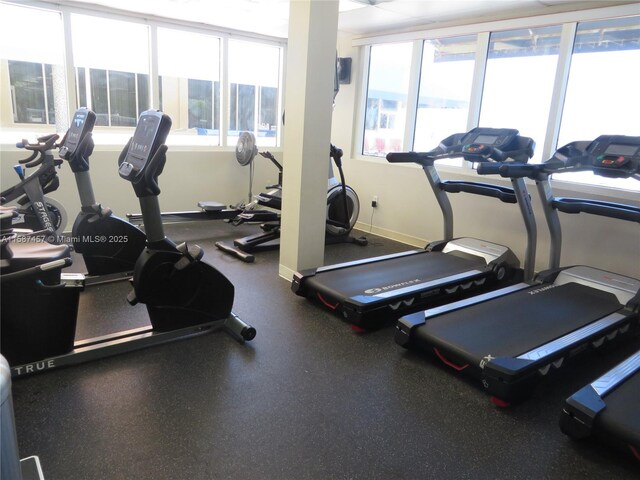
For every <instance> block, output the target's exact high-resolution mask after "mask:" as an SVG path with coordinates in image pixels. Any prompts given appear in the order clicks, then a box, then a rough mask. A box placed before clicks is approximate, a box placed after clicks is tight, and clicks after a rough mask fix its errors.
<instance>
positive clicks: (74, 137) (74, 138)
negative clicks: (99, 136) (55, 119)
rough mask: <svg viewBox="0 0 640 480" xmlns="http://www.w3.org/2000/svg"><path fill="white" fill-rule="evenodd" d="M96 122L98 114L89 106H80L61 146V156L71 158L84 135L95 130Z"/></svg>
mask: <svg viewBox="0 0 640 480" xmlns="http://www.w3.org/2000/svg"><path fill="white" fill-rule="evenodd" d="M95 123H96V114H95V113H93V112H92V111H91V110H89V109H87V108H79V109H78V110H76V113H75V114H74V115H73V120H71V126H70V127H69V131H68V132H67V135H66V137H65V140H64V145H63V146H62V147H61V148H60V156H62V157H64V158H67V159H68V158H69V157H70V156H72V155H73V154H74V153H75V152H76V149H77V148H78V145H80V142H81V141H82V139H83V138H84V136H85V135H86V134H87V133H88V132H90V131H91V130H93V126H94V125H95Z"/></svg>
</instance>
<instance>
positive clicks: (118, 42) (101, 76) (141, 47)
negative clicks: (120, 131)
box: [71, 14, 150, 127]
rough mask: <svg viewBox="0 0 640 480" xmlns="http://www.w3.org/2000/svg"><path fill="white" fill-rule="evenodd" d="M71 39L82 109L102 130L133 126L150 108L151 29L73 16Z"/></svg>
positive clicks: (113, 21)
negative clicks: (93, 115)
mask: <svg viewBox="0 0 640 480" xmlns="http://www.w3.org/2000/svg"><path fill="white" fill-rule="evenodd" d="M114 32H118V34H117V35H114ZM71 34H72V41H73V58H74V62H75V65H76V80H77V86H76V88H77V98H78V103H79V106H85V107H88V108H90V109H91V110H93V111H94V112H95V113H96V117H97V118H96V125H98V126H109V127H134V126H135V125H136V122H137V120H138V116H139V115H140V113H142V111H144V110H146V109H148V108H149V105H150V98H149V87H148V83H149V41H148V38H149V29H148V27H147V26H145V25H140V24H136V23H130V22H121V21H117V20H111V19H105V18H98V17H92V16H88V15H78V14H73V15H71ZM104 38H109V39H110V40H109V42H104V41H103V40H102V39H104ZM123 52H126V55H123Z"/></svg>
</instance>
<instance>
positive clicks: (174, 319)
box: [0, 111, 256, 377]
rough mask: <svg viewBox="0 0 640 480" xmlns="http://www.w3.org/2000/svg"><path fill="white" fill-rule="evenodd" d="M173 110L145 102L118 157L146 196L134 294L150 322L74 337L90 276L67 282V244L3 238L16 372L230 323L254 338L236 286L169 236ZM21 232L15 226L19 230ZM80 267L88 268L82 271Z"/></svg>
mask: <svg viewBox="0 0 640 480" xmlns="http://www.w3.org/2000/svg"><path fill="white" fill-rule="evenodd" d="M170 126H171V120H170V119H169V117H168V116H166V115H164V114H162V113H161V112H157V111H148V112H144V113H143V114H142V115H141V116H140V119H139V122H138V126H137V127H136V130H135V133H134V136H133V138H132V139H131V140H130V141H129V143H128V144H127V146H126V147H125V149H124V150H123V152H122V154H121V155H120V158H119V160H118V164H119V174H120V176H121V177H122V178H124V179H126V180H128V181H130V182H131V183H132V184H133V188H134V191H135V192H136V195H137V196H138V197H139V199H140V206H141V208H142V212H143V216H144V225H145V230H146V232H147V245H146V247H145V249H144V251H143V252H142V254H141V255H140V257H139V259H138V260H137V262H136V265H135V269H134V274H133V291H132V292H131V294H130V295H129V296H128V300H129V302H130V303H132V304H135V303H138V302H140V303H144V304H146V307H147V312H148V314H149V320H150V326H147V327H141V328H135V329H131V330H127V331H123V332H115V333H112V334H109V335H104V336H101V337H96V338H90V339H87V340H81V341H77V342H75V343H74V337H75V325H76V314H77V309H78V296H79V290H80V288H79V287H81V286H82V278H78V277H77V276H76V277H74V278H72V279H71V280H72V281H71V282H67V278H68V275H78V274H65V273H61V270H62V268H64V267H65V266H68V265H70V264H71V258H70V257H69V247H68V246H67V245H50V244H48V243H42V244H35V243H24V244H23V243H19V242H15V241H12V238H10V237H5V238H3V242H2V263H1V270H0V285H1V286H2V298H3V301H2V303H1V306H2V323H1V327H2V332H1V335H0V338H1V340H2V348H1V350H2V352H1V353H2V355H4V356H5V357H6V358H7V360H8V361H9V363H10V365H11V374H12V376H13V377H20V376H26V375H31V374H35V373H40V372H45V371H49V370H51V369H54V368H57V367H62V366H67V365H74V364H77V363H81V362H85V361H89V360H95V359H99V358H104V357H106V356H110V355H116V354H120V353H125V352H130V351H133V350H137V349H140V348H144V347H147V346H151V345H157V344H161V343H166V342H170V341H173V340H177V339H180V338H189V337H192V336H195V335H199V334H204V333H207V332H211V331H214V330H220V329H222V330H225V331H226V332H228V333H230V334H231V335H232V336H233V337H234V338H236V339H237V340H239V341H241V342H244V341H249V340H252V339H253V338H254V337H255V335H256V330H255V329H254V328H253V327H251V326H250V325H247V324H246V323H245V322H243V321H242V320H240V318H238V317H237V316H236V315H235V314H234V313H233V312H232V311H231V307H232V305H233V297H234V288H233V285H232V284H231V282H229V280H228V279H227V278H226V277H225V276H224V275H223V274H222V273H220V272H219V271H218V270H216V269H215V268H214V267H212V266H211V265H209V264H207V263H204V262H202V261H201V259H202V256H203V251H202V249H201V248H200V247H198V246H195V245H193V246H192V245H187V244H185V243H183V244H180V245H176V244H174V243H173V242H172V241H171V240H169V239H167V238H166V237H165V236H164V231H163V228H162V219H161V217H160V215H159V212H160V208H159V202H158V194H159V193H160V188H159V187H158V176H159V175H160V173H161V172H162V169H163V167H164V164H165V161H166V155H165V154H166V151H167V147H166V145H164V141H165V139H166V136H167V135H168V133H169V129H170ZM14 235H15V234H14ZM80 277H82V275H80Z"/></svg>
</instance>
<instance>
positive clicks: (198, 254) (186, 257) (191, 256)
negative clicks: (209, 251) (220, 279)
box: [173, 242, 204, 270]
mask: <svg viewBox="0 0 640 480" xmlns="http://www.w3.org/2000/svg"><path fill="white" fill-rule="evenodd" d="M176 249H177V250H178V251H179V252H180V253H181V254H182V257H181V258H180V260H178V261H177V262H176V263H175V265H174V266H173V268H175V269H176V270H184V269H185V268H187V267H188V266H189V265H191V264H192V263H195V262H199V261H200V260H202V257H204V250H203V249H202V248H201V247H200V246H199V245H188V244H187V242H183V243H181V244H180V245H178V246H177V247H176Z"/></svg>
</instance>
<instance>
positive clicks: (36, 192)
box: [0, 134, 67, 235]
mask: <svg viewBox="0 0 640 480" xmlns="http://www.w3.org/2000/svg"><path fill="white" fill-rule="evenodd" d="M58 138H59V136H58V135H57V134H52V135H47V136H44V137H40V138H38V142H37V143H29V141H28V140H22V141H21V142H18V143H17V144H16V147H17V148H24V149H25V150H30V151H31V152H32V154H31V156H29V157H28V158H25V159H23V160H20V164H19V165H16V166H14V167H13V168H14V170H15V171H16V173H17V174H18V176H19V177H20V183H17V184H16V185H14V186H12V187H9V188H7V189H6V190H3V191H2V192H0V197H1V203H2V205H3V206H5V204H10V203H12V202H15V203H17V206H16V208H15V210H14V212H12V216H11V218H12V219H11V224H10V225H11V228H18V229H26V230H31V231H33V230H36V231H41V230H46V231H48V232H49V233H50V234H53V235H61V234H62V232H63V231H64V229H65V227H66V226H67V212H66V211H65V209H64V207H63V206H62V204H60V203H59V202H58V201H56V200H54V199H53V198H50V197H45V194H47V193H50V192H53V191H55V190H57V188H58V186H59V185H60V180H59V179H58V174H57V172H56V167H59V166H60V165H61V164H62V160H59V159H54V158H53V153H52V151H53V149H54V148H55V147H56V141H57V140H58ZM25 167H27V168H32V167H38V169H37V170H36V171H35V172H33V173H32V174H31V175H29V176H26V175H25V174H26V172H25ZM4 210H5V212H6V211H7V210H6V209H4ZM7 225H8V221H6V223H5V222H3V229H4V227H5V226H7Z"/></svg>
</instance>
